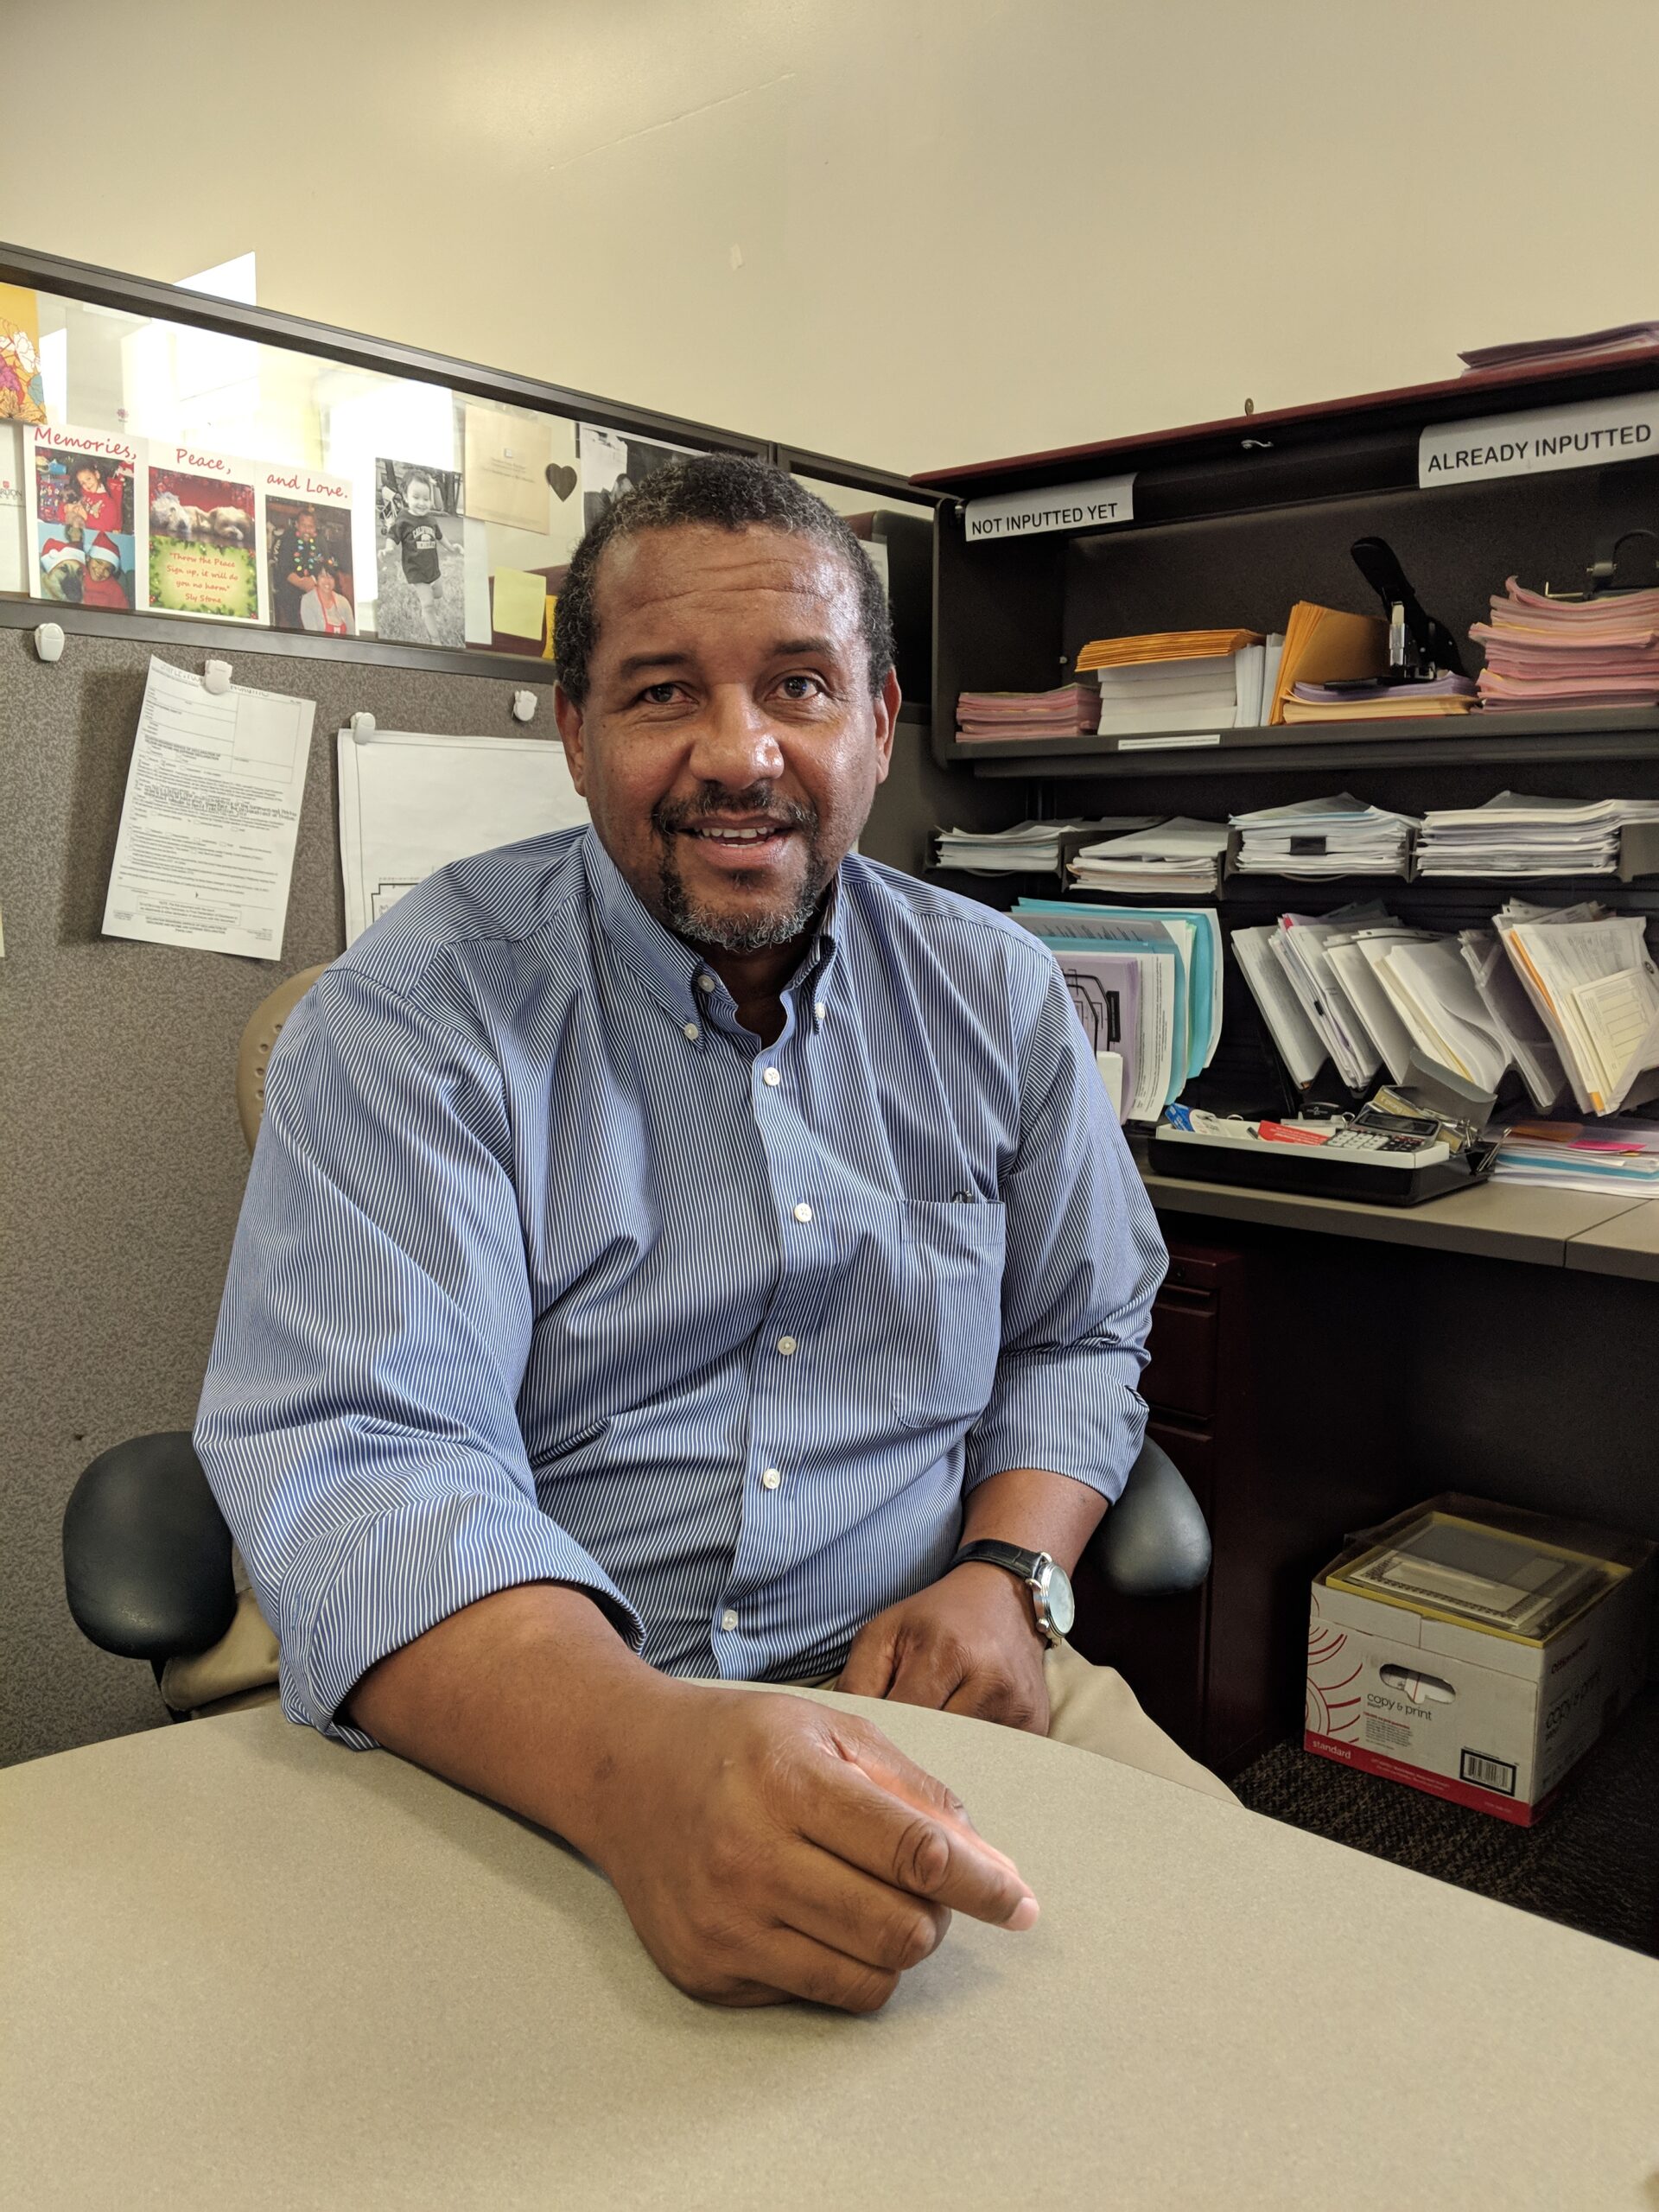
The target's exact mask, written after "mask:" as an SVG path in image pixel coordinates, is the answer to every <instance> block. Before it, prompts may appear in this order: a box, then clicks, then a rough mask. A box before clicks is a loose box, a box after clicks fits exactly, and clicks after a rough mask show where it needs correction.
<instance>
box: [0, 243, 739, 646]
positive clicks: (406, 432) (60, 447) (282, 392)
mask: <svg viewBox="0 0 1659 2212" xmlns="http://www.w3.org/2000/svg"><path fill="white" fill-rule="evenodd" d="M182 305H183V300H182V296H181V307H182ZM13 364H20V365H22V369H23V370H25V371H28V370H31V369H32V375H29V374H23V375H22V376H20V377H14V378H10V381H8V380H7V378H6V372H7V371H8V369H9V367H10V365H13ZM19 417H22V420H20V419H19ZM26 423H38V424H39V425H40V428H39V432H38V435H36V436H35V438H34V439H33V440H32V441H31V440H30V439H29V435H28V430H27V429H26V427H25V425H26ZM702 449H703V448H698V447H696V446H689V445H683V444H680V443H677V442H669V441H667V440H664V439H655V438H652V437H649V436H645V435H634V434H633V433H632V432H623V431H619V430H615V429H605V428H601V427H599V426H595V425H592V424H588V423H583V422H581V421H579V420H577V419H576V418H575V416H574V415H572V414H571V413H569V412H563V411H560V410H557V409H555V408H553V407H548V408H546V409H542V408H537V407H536V406H533V405H527V404H518V403H516V402H513V401H508V400H505V399H495V398H489V399H486V398H481V397H476V396H474V395H473V394H471V393H469V392H458V391H451V390H450V389H449V388H448V386H447V385H443V384H441V383H435V382H430V381H428V380H426V379H424V378H411V377H405V376H399V375H396V374H392V373H390V372H380V371H378V370H376V369H373V368H370V367H365V366H361V365H357V364H356V363H353V362H346V361H339V360H329V359H326V358H324V357H321V356H319V355H317V354H315V353H307V352H302V351H301V350H299V349H298V348H296V347H288V346H282V345H278V344H271V343H267V342H265V341H264V340H262V339H257V338H252V337H246V336H239V335H227V334H223V333H221V332H219V331H213V330H205V329H202V328H200V327H197V326H195V325H194V324H192V323H190V322H189V321H187V320H184V319H183V317H182V315H181V316H180V317H179V318H176V319H166V318H163V317H161V316H157V315H147V314H143V313H138V312H129V311H127V310H125V309H124V308H111V307H105V306H103V305H99V304H97V303H94V302H88V301H83V300H79V299H74V298H70V297H64V296H54V295H53V294H50V293H48V292H44V291H26V290H22V289H18V288H16V287H12V286H3V287H0V593H5V594H34V595H35V596H36V597H41V598H44V599H48V600H54V601H57V602H58V603H59V604H60V605H65V606H73V605H79V606H83V607H99V608H100V609H106V610H111V611H113V610H116V609H118V608H122V607H125V608H129V609H132V610H135V611H141V612H144V613H178V614H194V615H197V616H200V617H202V618H204V619H208V620H237V621H246V622H253V623H261V624H264V625H267V626H270V627H273V628H276V629H279V630H289V631H307V632H312V633H314V634H318V635H333V636H340V637H349V636H353V635H359V636H367V637H378V638H380V639H389V640H393V641H397V642H401V643H408V644H413V645H438V646H453V647H461V646H473V647H489V648H493V650H494V651H496V652H508V653H516V654H518V655H521V656H523V657H525V658H544V657H546V656H548V655H549V654H550V650H551V627H550V625H551V620H552V610H551V607H550V602H551V601H556V597H557V592H558V587H559V585H560V583H561V582H563V573H564V569H565V567H566V565H567V564H568V563H569V558H570V556H571V553H572V552H573V551H574V550H575V545H576V543H577V541H578V539H579V538H580V537H581V536H582V531H583V529H584V527H585V526H586V524H588V523H589V522H591V521H592V520H593V518H594V516H596V515H597V514H598V513H600V512H601V511H602V510H603V508H604V506H605V505H606V504H607V502H608V501H609V500H610V499H613V498H614V497H615V496H616V495H617V493H619V492H620V491H623V490H625V489H626V487H627V486H629V485H630V484H632V483H637V482H639V480H641V478H642V477H644V476H646V475H649V474H651V473H652V471H653V470H654V469H656V468H659V467H662V466H663V465H664V462H665V461H667V460H669V459H670V458H671V457H672V456H673V455H674V454H677V453H681V452H688V451H698V450H702ZM100 540H101V541H102V542H101V543H100V542H99V541H100Z"/></svg>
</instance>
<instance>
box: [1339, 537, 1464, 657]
mask: <svg viewBox="0 0 1659 2212" xmlns="http://www.w3.org/2000/svg"><path fill="white" fill-rule="evenodd" d="M1348 550H1349V551H1350V552H1351V554H1352V556H1353V558H1354V565H1355V567H1356V568H1357V569H1358V570H1359V573H1360V575H1362V576H1363V577H1364V579H1365V581H1366V582H1367V583H1368V584H1370V587H1371V589H1372V590H1373V591H1374V592H1375V593H1376V595H1377V597H1378V598H1379V599H1380V600H1381V601H1382V602H1383V607H1384V609H1385V610H1386V612H1387V614H1388V618H1389V671H1388V674H1387V675H1386V676H1380V677H1367V678H1366V679H1365V680H1364V682H1363V683H1348V684H1344V685H1343V686H1342V687H1341V688H1342V689H1343V690H1351V691H1354V690H1376V689H1379V688H1380V687H1381V686H1382V685H1383V684H1389V683H1433V681H1434V679H1435V677H1438V676H1446V675H1448V674H1450V675H1453V676H1466V675H1467V674H1468V671H1467V670H1466V669H1465V667H1464V664H1463V655H1462V653H1461V652H1459V649H1458V641H1457V639H1455V638H1454V637H1453V636H1452V632H1450V631H1449V630H1448V629H1447V628H1446V625H1445V623H1444V622H1438V621H1436V620H1435V619H1434V617H1433V615H1432V614H1427V613H1424V611H1423V607H1422V604H1421V601H1419V599H1418V597H1417V594H1416V593H1415V592H1414V590H1413V589H1412V588H1411V585H1410V583H1409V582H1408V581H1407V577H1406V572H1405V570H1404V569H1402V567H1401V566H1400V561H1399V556H1397V555H1396V553H1395V550H1394V548H1393V546H1392V545H1390V544H1389V542H1388V540H1387V539H1386V538H1383V537H1357V538H1356V539H1355V540H1354V542H1353V543H1352V544H1351V546H1350V547H1349V549H1348ZM1332 688H1333V689H1334V688H1335V687H1332Z"/></svg>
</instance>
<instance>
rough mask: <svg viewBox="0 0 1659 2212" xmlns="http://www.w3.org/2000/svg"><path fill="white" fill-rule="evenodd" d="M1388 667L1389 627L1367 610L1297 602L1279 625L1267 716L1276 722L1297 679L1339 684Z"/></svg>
mask: <svg viewBox="0 0 1659 2212" xmlns="http://www.w3.org/2000/svg"><path fill="white" fill-rule="evenodd" d="M1388 665H1389V626H1388V624H1387V623H1386V622H1384V621H1383V620H1381V619H1380V618H1379V617H1377V616H1376V615H1372V614H1344V613H1341V612H1340V611H1339V610H1338V608H1336V607H1315V606H1314V605H1313V603H1312V601H1308V600H1305V599H1304V600H1298V601H1297V602H1296V604H1295V606H1294V607H1292V608H1291V610H1290V620H1289V621H1288V622H1287V624H1286V625H1285V645H1284V651H1283V652H1282V653H1281V655H1280V657H1279V680H1278V682H1277V683H1275V684H1274V692H1273V708H1272V712H1271V713H1270V715H1268V720H1269V721H1274V722H1282V721H1284V719H1285V702H1286V700H1287V699H1288V698H1289V696H1290V695H1291V692H1292V690H1294V687H1295V686H1296V685H1297V684H1299V683H1347V682H1349V681H1351V679H1352V678H1354V677H1362V676H1381V675H1382V674H1383V672H1384V671H1385V670H1386V669H1387V667H1388Z"/></svg>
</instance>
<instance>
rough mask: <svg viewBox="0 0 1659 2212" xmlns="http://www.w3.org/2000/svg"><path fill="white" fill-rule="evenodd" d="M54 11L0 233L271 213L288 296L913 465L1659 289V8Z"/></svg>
mask: <svg viewBox="0 0 1659 2212" xmlns="http://www.w3.org/2000/svg"><path fill="white" fill-rule="evenodd" d="M48 12H49V11H47V10H36V9H33V8H26V7H25V6H24V5H22V0H10V4H9V5H8V6H6V7H4V8H3V9H0V18H3V19H4V22H5V27H6V28H7V29H10V28H12V26H13V25H14V24H15V23H21V22H22V21H23V19H24V18H25V17H26V16H34V15H35V14H36V13H38V14H39V16H40V17H41V22H42V24H43V25H44V24H45V23H46V21H47V16H48ZM50 31H51V39H52V46H51V50H50V52H49V53H48V52H44V51H42V50H41V49H39V48H35V49H34V50H33V51H30V50H28V49H24V48H20V47H19V45H18V44H17V43H16V41H9V42H8V43H9V44H10V54H9V57H8V58H9V60H10V62H11V63H13V64H15V65H16V70H15V73H14V71H13V70H12V69H9V70H8V72H7V74H8V76H9V77H10V78H11V79H12V91H11V93H10V96H9V97H8V98H7V99H6V102H5V124H4V129H3V131H0V235H3V236H6V237H10V238H14V239H16V240H20V241H22V242H24V243H27V244H30V245H40V246H44V247H50V248H54V249H56V250H57V251H62V252H66V253H68V254H71V255H73V256H75V257H80V258H84V259H87V260H92V261H97V262H101V263H104V264H110V265H113V266H115V267H118V268H126V269H133V270H140V271H143V272H144V273H146V274H149V275H155V276H161V277H179V276H182V275H185V274H187V273H188V272H189V271H191V270H195V269H199V268H201V267H203V266H206V265H207V264H211V263H214V262H217V261H219V260H221V259H223V258H225V257H226V256H228V255H231V254H233V253H236V252H239V251H245V250H246V249H247V248H248V247H249V246H252V247H254V248H256V249H257V253H258V257H259V270H260V296H261V298H262V300H263V301H264V302H266V303H267V304H269V305H272V306H276V307H279V308H289V309H292V310H294V311H296V312H298V313H302V314H306V315H315V316H319V317H321V318H323V319H324V320H327V321H337V322H341V323H345V324H347V325H350V326H353V327H359V328H362V329H366V330H369V331H372V332H374V333H377V334H383V335H387V336H397V337H402V338H406V339H410V340H418V341H421V342H423V343H426V344H429V345H433V346H439V347H442V348H444V349H446V350H448V351H451V352H454V353H461V354H465V355H467V356H470V357H472V358H474V359H481V360H483V361H486V362H487V363H490V364H491V365H499V366H504V367H511V368H515V369H521V370H525V371H530V372H536V373H539V374H542V375H545V376H548V377H550V378H556V379H557V380H559V381H562V382H564V383H567V384H570V385H575V386H577V387H579V388H582V389H587V390H591V391H601V392H604V393H607V394H612V395H616V396H619V397H626V398H630V399H633V400H637V401H639V402H642V403H646V404H652V405H655V406H659V407H663V408H665V409H670V410H674V411H677V412H681V413H684V414H688V415H690V416H696V417H699V418H702V419H704V420H709V421H713V422H716V423H726V424H729V425H733V426H737V427H741V428H743V429H749V430H753V431H754V432H757V433H759V434H761V435H773V436H778V437H782V438H785V439H790V440H793V441H796V442H801V443H804V444H807V445H812V446H816V447H817V448H820V449H824V450H829V451H834V452H838V453H841V454H845V455H848V456H850V457H854V458H857V459H860V460H864V461H872V462H877V463H880V464H884V465H886V466H888V467H896V468H900V469H905V470H910V469H912V468H922V467H928V466H932V465H942V464H945V463H948V462H952V461H963V460H968V459H971V458H974V457H976V456H985V455H990V454H997V453H1001V452H1018V451H1020V450H1024V449H1027V448H1032V447H1034V446H1039V445H1046V444H1052V443H1059V442H1070V441H1073V440H1078V439H1084V438H1088V437H1090V436H1100V435H1105V434H1109V433H1111V432H1113V431H1120V430H1128V429H1137V428H1149V427H1154V426H1156V425H1158V424H1160V423H1171V422H1180V421H1188V420H1192V419H1196V418H1199V417H1203V416H1207V415H1213V414H1217V413H1230V412H1232V411H1235V410H1236V409H1237V408H1238V407H1239V406H1240V405H1241V404H1242V403H1243V399H1244V398H1245V397H1246V395H1247V394H1248V395H1249V396H1250V397H1254V399H1255V403H1256V404H1257V405H1258V406H1259V407H1268V406H1272V405H1275V404H1285V403H1289V402H1293V401H1295V400H1299V399H1305V398H1311V397H1320V396H1325V395H1332V394H1336V393H1339V392H1343V391H1363V390H1367V389H1370V388H1373V387H1376V386H1378V385H1388V384H1391V383H1397V382H1404V381H1409V380H1415V379H1419V378H1427V377H1431V376H1435V375H1438V374H1441V373H1444V372H1448V371H1450V370H1452V369H1453V368H1454V367H1455V362H1454V359H1453V356H1454V354H1455V352H1456V349H1457V347H1458V346H1460V345H1470V344H1478V343H1481V342H1486V341H1491V340H1497V339H1503V338H1508V337H1516V336H1521V335H1526V334H1537V333H1541V332H1551V331H1566V330H1573V329H1578V328H1584V327H1592V326H1595V325H1597V324H1599V323H1605V322H1610V321H1624V320H1627V319H1630V318H1633V317H1637V316H1640V315H1652V314H1655V313H1659V279H1656V277H1655V275H1654V270H1653V258H1652V246H1653V240H1654V238H1655V236H1656V232H1659V167H1656V164H1655V162H1654V161H1653V157H1652V130H1653V105H1654V99H1655V94H1656V91H1659V8H1656V7H1655V6H1653V5H1652V4H1651V0H1576V4H1575V5H1573V6H1572V7H1570V8H1562V7H1560V6H1558V5H1555V4H1554V0H1551V4H1548V5H1546V4H1543V3H1542V0H1383V4H1380V5H1374V6H1370V7H1362V6H1361V5H1359V4H1357V0H1256V4H1255V5H1252V6H1250V7H1248V8H1246V7H1243V6H1239V5H1233V4H1229V0H1018V4H1005V3H1004V0H474V4H472V5H471V6H457V5H456V4H455V0H348V4H346V5H345V6H336V7H333V8H323V9H321V10H316V9H309V10H308V9H296V8H293V7H286V6H281V5H273V6H269V7H267V6H258V7H256V6H253V5H251V4H245V0H233V4H231V5H226V4H224V0H214V3H213V4H202V0H150V3H149V4H148V5H145V6H143V7H134V6H132V5H131V4H130V0H82V3H81V4H79V5H78V6H76V7H75V8H73V9H72V10H69V11H68V12H67V13H65V12H63V11H61V10H59V11H56V12H55V13H52V14H51V19H50ZM54 86H55V88H56V89H55V93H54V92H53V88H54ZM221 103H222V105H221ZM68 118H78V119H77V120H75V121H73V125H72V127H69V128H66V123H67V119H68ZM68 149H78V151H77V152H75V153H73V155H72V154H71V153H70V152H69V151H68ZM740 257H741V259H740ZM734 264H736V265H734Z"/></svg>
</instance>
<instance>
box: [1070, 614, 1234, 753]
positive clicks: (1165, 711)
mask: <svg viewBox="0 0 1659 2212" xmlns="http://www.w3.org/2000/svg"><path fill="white" fill-rule="evenodd" d="M1264 645H1265V640H1264V639H1262V638H1261V637H1260V636H1258V635H1257V633H1256V632H1255V631H1253V630H1160V631H1154V632H1150V633H1149V634H1147V635H1145V636H1141V637H1135V638H1095V639H1091V640H1090V643H1089V644H1088V645H1085V646H1084V649H1083V651H1082V652H1080V653H1079V654H1078V656H1077V672H1078V674H1079V675H1084V674H1086V673H1088V672H1089V671H1091V670H1092V671H1093V672H1094V674H1095V677H1096V681H1097V682H1098V683H1099V686H1100V714H1099V721H1098V729H1099V734H1101V735H1102V736H1103V737H1116V736H1119V735H1128V736H1133V735H1137V734H1147V735H1155V734H1158V733H1159V732H1168V733H1172V734H1179V733H1181V732H1184V731H1191V730H1201V731H1202V730H1217V731H1220V730H1224V729H1233V728H1239V727H1241V726H1249V725H1254V724H1255V723H1257V722H1259V721H1261V719H1262V677H1263V671H1264V663H1265V652H1264Z"/></svg>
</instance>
